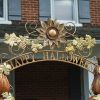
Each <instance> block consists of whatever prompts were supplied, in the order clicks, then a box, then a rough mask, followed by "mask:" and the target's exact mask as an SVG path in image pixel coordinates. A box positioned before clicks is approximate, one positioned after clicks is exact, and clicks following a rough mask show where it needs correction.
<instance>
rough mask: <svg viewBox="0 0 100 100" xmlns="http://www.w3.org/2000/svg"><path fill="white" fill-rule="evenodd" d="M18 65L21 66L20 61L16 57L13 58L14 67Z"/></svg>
mask: <svg viewBox="0 0 100 100" xmlns="http://www.w3.org/2000/svg"><path fill="white" fill-rule="evenodd" d="M18 66H21V63H20V62H19V61H18V60H17V59H15V67H18Z"/></svg>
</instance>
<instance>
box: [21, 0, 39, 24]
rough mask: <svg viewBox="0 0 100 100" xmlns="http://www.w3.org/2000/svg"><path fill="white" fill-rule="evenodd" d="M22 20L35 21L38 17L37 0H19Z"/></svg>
mask: <svg viewBox="0 0 100 100" xmlns="http://www.w3.org/2000/svg"><path fill="white" fill-rule="evenodd" d="M21 7H22V22H26V21H31V22H34V21H35V22H36V21H38V19H39V0H21Z"/></svg>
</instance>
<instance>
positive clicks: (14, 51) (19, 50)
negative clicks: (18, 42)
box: [9, 46, 26, 56]
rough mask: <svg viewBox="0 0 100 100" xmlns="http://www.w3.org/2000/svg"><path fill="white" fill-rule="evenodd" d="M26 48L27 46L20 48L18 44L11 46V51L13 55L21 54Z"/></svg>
mask: <svg viewBox="0 0 100 100" xmlns="http://www.w3.org/2000/svg"><path fill="white" fill-rule="evenodd" d="M25 48H26V47H24V48H20V47H18V46H9V51H10V52H11V54H13V55H15V56H16V55H21V54H23V53H24V51H25Z"/></svg>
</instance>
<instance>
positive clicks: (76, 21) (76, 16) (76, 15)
mask: <svg viewBox="0 0 100 100" xmlns="http://www.w3.org/2000/svg"><path fill="white" fill-rule="evenodd" d="M50 5H51V19H55V15H54V0H50ZM73 11H75V12H73V21H72V20H58V21H59V22H60V23H64V24H66V23H67V22H72V23H74V24H75V26H82V24H81V23H79V10H78V0H74V4H73Z"/></svg>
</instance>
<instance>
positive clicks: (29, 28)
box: [25, 22, 38, 37]
mask: <svg viewBox="0 0 100 100" xmlns="http://www.w3.org/2000/svg"><path fill="white" fill-rule="evenodd" d="M36 28H37V23H35V24H32V23H29V22H27V23H26V24H25V29H26V32H27V33H28V35H31V34H32V35H34V36H35V37H36V36H38V34H35V33H36Z"/></svg>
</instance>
